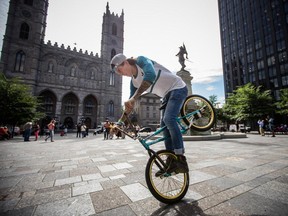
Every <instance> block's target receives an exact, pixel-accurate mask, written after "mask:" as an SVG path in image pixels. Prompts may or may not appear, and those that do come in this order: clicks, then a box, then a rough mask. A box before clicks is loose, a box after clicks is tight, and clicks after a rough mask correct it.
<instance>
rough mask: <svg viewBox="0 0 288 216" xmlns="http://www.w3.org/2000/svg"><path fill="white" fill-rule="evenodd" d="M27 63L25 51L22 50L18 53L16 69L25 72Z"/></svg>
mask: <svg viewBox="0 0 288 216" xmlns="http://www.w3.org/2000/svg"><path fill="white" fill-rule="evenodd" d="M24 64H25V53H24V52H23V51H22V50H21V51H19V52H18V53H17V54H16V60H15V71H19V72H23V71H24Z"/></svg>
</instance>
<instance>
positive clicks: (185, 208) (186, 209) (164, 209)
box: [151, 200, 209, 216]
mask: <svg viewBox="0 0 288 216" xmlns="http://www.w3.org/2000/svg"><path fill="white" fill-rule="evenodd" d="M160 206H161V207H160V208H159V209H157V210H156V211H155V212H153V213H152V214H151V216H161V215H163V216H164V215H179V216H180V215H181V216H182V215H183V216H184V215H187V216H188V215H189V216H196V215H197V216H209V215H207V214H205V213H204V212H203V210H202V209H201V208H200V207H199V206H198V202H192V203H187V202H185V201H183V200H182V201H180V202H178V203H176V204H172V205H166V204H160Z"/></svg>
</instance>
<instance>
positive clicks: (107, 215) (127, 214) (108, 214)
mask: <svg viewBox="0 0 288 216" xmlns="http://www.w3.org/2000/svg"><path fill="white" fill-rule="evenodd" d="M96 216H136V214H135V213H134V212H133V211H132V209H131V208H130V207H129V206H128V205H125V206H121V207H118V208H115V209H111V210H107V211H104V212H101V213H98V214H96Z"/></svg>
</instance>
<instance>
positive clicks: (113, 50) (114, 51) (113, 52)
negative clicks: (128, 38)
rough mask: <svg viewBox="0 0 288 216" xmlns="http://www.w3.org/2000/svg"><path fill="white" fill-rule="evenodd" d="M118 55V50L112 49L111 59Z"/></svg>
mask: <svg viewBox="0 0 288 216" xmlns="http://www.w3.org/2000/svg"><path fill="white" fill-rule="evenodd" d="M115 55H116V50H115V49H112V50H111V59H112V58H113V57H114V56H115Z"/></svg>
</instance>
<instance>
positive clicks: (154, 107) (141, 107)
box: [134, 93, 162, 130]
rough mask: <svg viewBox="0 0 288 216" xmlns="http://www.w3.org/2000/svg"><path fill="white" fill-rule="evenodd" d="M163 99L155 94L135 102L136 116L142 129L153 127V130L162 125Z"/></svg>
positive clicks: (147, 94)
mask: <svg viewBox="0 0 288 216" xmlns="http://www.w3.org/2000/svg"><path fill="white" fill-rule="evenodd" d="M161 103H162V102H161V98H160V97H159V96H157V95H155V94H151V93H146V94H143V95H141V97H140V98H139V99H138V100H137V101H136V102H135V108H134V110H135V114H136V116H135V117H136V118H137V123H138V125H139V126H140V127H151V128H152V130H155V129H156V128H157V125H159V124H160V117H161V116H160V110H159V108H160V106H161Z"/></svg>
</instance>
